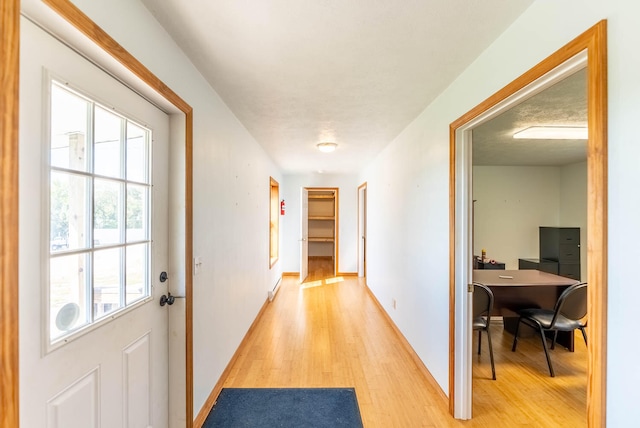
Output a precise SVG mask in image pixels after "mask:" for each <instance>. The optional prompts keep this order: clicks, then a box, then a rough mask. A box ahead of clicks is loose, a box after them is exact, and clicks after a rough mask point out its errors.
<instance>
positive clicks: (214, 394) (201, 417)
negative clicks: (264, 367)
mask: <svg viewBox="0 0 640 428" xmlns="http://www.w3.org/2000/svg"><path fill="white" fill-rule="evenodd" d="M268 306H269V299H267V300H265V302H264V304H263V305H262V308H261V309H260V312H258V315H257V316H256V318H255V319H254V320H253V322H252V323H251V326H250V327H249V330H247V333H246V334H245V335H244V337H243V338H242V342H240V345H239V346H238V349H236V352H234V354H233V356H232V357H231V360H229V363H228V364H227V367H225V369H224V371H223V372H222V374H221V375H220V378H219V379H218V382H217V383H216V384H215V386H214V387H213V389H212V390H211V393H210V394H209V397H207V400H206V401H205V402H204V404H203V405H202V408H201V409H200V412H199V413H198V416H196V419H195V420H194V421H193V427H194V428H201V427H202V425H203V424H204V422H205V420H206V419H207V416H209V412H211V409H213V406H214V405H215V404H216V400H217V399H218V395H220V392H221V391H222V387H223V385H224V383H225V382H226V380H227V378H228V377H229V373H231V369H232V367H233V366H234V364H235V363H236V361H237V360H238V358H239V357H240V355H241V354H242V353H243V352H244V351H245V347H246V344H247V342H248V341H249V337H250V336H251V334H252V333H253V331H254V330H255V329H256V326H257V325H258V323H259V322H260V320H261V319H262V316H263V314H264V312H265V311H266V309H267V307H268Z"/></svg>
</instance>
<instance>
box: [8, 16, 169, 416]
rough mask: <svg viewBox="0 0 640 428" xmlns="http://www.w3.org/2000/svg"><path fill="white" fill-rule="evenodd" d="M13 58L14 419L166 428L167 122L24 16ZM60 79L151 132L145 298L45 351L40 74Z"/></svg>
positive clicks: (44, 135)
mask: <svg viewBox="0 0 640 428" xmlns="http://www.w3.org/2000/svg"><path fill="white" fill-rule="evenodd" d="M20 26H21V63H20V70H21V72H20V101H21V102H20V165H19V169H20V274H19V275H20V284H21V286H20V296H19V297H20V404H21V408H20V420H21V426H24V427H27V428H30V427H37V428H40V427H65V428H68V427H76V426H77V427H83V428H84V427H93V426H96V427H121V426H123V427H140V426H142V427H145V428H146V427H147V426H152V427H154V428H163V427H166V426H167V420H168V417H167V410H166V409H167V397H168V387H167V373H168V350H167V348H168V346H167V340H168V338H167V331H168V329H167V307H166V306H165V307H164V308H161V307H160V306H159V305H158V299H159V297H160V296H161V295H162V294H165V293H166V292H167V283H161V282H160V281H159V280H158V278H159V275H160V272H161V271H163V270H168V269H169V267H168V257H167V248H168V242H167V235H168V208H167V207H168V183H167V174H166V171H167V170H168V162H169V161H168V139H169V136H168V134H169V120H168V117H167V115H166V114H165V113H163V112H161V111H160V110H158V109H157V108H155V107H153V106H152V105H150V104H149V103H148V102H147V101H145V100H143V99H142V98H140V97H139V96H137V95H136V94H134V93H133V92H132V91H130V90H129V89H127V88H125V87H124V86H123V85H121V84H120V83H118V82H117V81H115V80H114V79H113V78H111V77H109V76H108V75H106V74H105V73H103V72H102V71H100V70H99V69H98V68H97V67H95V66H93V65H92V64H90V63H89V62H87V61H86V60H84V59H83V58H81V57H80V56H79V55H77V54H76V53H74V52H73V51H71V50H70V49H68V48H67V47H65V46H64V45H63V44H61V43H60V42H58V41H56V40H55V39H53V38H52V37H51V36H49V35H48V34H46V33H45V32H44V31H42V30H41V29H39V28H37V27H36V26H35V25H33V24H32V23H31V22H29V21H28V20H26V19H24V18H22V19H21V23H20ZM48 72H50V73H52V74H53V75H55V76H57V77H59V78H62V79H64V80H65V81H68V82H69V83H70V84H72V85H73V86H74V87H77V88H80V89H82V90H83V91H84V92H86V93H87V94H89V95H90V96H91V97H93V98H95V99H96V100H97V101H100V102H101V103H103V104H105V105H106V106H115V107H116V110H117V111H119V112H121V113H122V114H124V115H127V116H129V117H131V118H133V119H135V120H136V121H138V122H140V123H141V124H144V125H145V126H147V127H148V128H150V129H151V130H152V132H153V143H152V153H153V157H152V159H153V163H152V166H151V171H152V173H153V174H152V183H153V188H152V193H153V195H152V212H153V213H154V214H153V217H152V226H153V231H152V233H153V235H152V236H153V242H152V244H151V249H152V265H151V284H152V289H151V297H152V298H151V299H149V300H148V301H147V302H146V303H143V304H141V305H139V306H136V307H135V308H133V309H131V310H129V311H125V312H123V313H120V314H115V315H113V316H111V317H110V318H113V319H110V320H109V321H108V322H106V323H103V324H101V325H100V326H97V327H96V328H93V329H90V330H89V331H87V332H86V333H85V334H83V335H81V336H79V337H73V338H72V339H71V340H69V342H68V343H65V344H63V345H62V346H60V347H58V348H57V349H53V350H51V351H47V342H48V335H47V331H46V329H45V327H44V326H45V325H46V323H45V315H44V314H45V313H46V308H47V302H46V290H47V287H48V283H47V271H46V266H47V260H48V257H49V237H48V236H46V235H47V231H48V225H47V222H48V218H46V217H47V216H46V212H47V209H46V207H44V206H43V205H44V204H46V202H45V201H46V200H47V199H46V197H45V196H46V191H47V189H46V188H45V186H47V183H48V182H47V180H46V177H47V174H48V172H47V171H48V170H47V164H48V151H47V150H46V144H45V141H46V139H47V133H48V131H47V130H45V129H44V124H46V123H47V118H46V117H45V115H48V110H47V108H46V106H44V105H43V104H44V100H45V99H46V98H45V96H44V94H45V91H46V90H47V88H48V85H49V82H48V80H46V79H45V77H44V76H45V75H46V74H47V73H48Z"/></svg>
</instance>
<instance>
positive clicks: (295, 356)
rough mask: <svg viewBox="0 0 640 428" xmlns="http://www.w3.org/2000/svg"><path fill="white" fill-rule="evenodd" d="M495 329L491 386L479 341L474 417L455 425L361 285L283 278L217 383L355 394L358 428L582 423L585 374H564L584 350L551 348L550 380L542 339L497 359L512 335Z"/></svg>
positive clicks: (345, 280) (337, 280)
mask: <svg viewBox="0 0 640 428" xmlns="http://www.w3.org/2000/svg"><path fill="white" fill-rule="evenodd" d="M501 330H502V328H501V327H500V326H496V329H494V333H493V337H494V346H495V348H496V349H495V350H496V370H497V376H498V380H497V381H492V380H491V379H490V369H489V365H488V355H487V354H486V351H487V348H486V339H484V338H483V340H485V343H484V344H483V355H482V356H481V357H480V359H479V360H478V358H477V357H476V356H475V354H474V359H473V360H474V387H475V389H476V400H475V405H474V415H475V418H474V419H473V420H472V421H466V422H463V421H456V420H454V419H453V418H452V417H451V416H450V415H449V411H448V400H447V398H446V397H445V396H444V395H443V394H442V392H441V391H440V389H439V387H437V385H436V384H435V381H433V379H431V378H430V377H427V376H425V375H424V373H423V372H422V371H421V370H420V368H418V366H417V365H416V363H415V362H414V361H413V359H412V357H411V354H410V353H409V352H407V351H406V349H405V348H404V346H403V343H402V341H401V340H400V339H399V338H398V336H397V335H396V333H395V332H394V329H393V328H392V327H391V325H390V324H389V322H388V321H387V319H386V317H385V316H384V315H383V314H382V313H381V311H380V309H379V307H378V306H377V304H376V303H375V301H374V300H373V299H372V298H371V296H370V294H369V293H368V292H367V288H366V286H365V285H364V281H363V280H362V279H358V278H355V277H344V278H341V277H335V278H328V279H324V280H321V279H314V280H312V281H307V282H306V283H305V284H302V285H299V284H298V280H297V278H296V277H292V276H287V277H284V279H283V282H282V285H281V289H280V291H279V292H278V294H277V296H276V298H275V300H274V301H273V302H272V303H269V304H267V307H266V308H265V310H264V311H263V313H262V317H261V318H260V320H259V322H258V323H257V324H256V326H255V328H254V330H253V331H252V332H251V333H250V334H249V335H248V336H247V337H246V338H245V342H244V343H243V345H242V346H241V348H240V349H239V350H238V353H237V355H238V358H237V360H236V361H235V363H234V365H233V366H232V367H231V369H230V371H229V376H228V377H227V379H226V380H225V381H224V385H223V386H224V387H244V388H247V387H257V388H260V387H355V389H356V393H357V397H358V402H359V405H360V411H361V413H362V419H363V423H364V425H365V427H383V428H386V427H402V428H405V427H438V428H440V427H447V426H449V427H459V426H464V427H487V428H488V427H491V428H496V427H500V426H515V425H516V424H517V425H519V426H535V427H558V426H562V427H580V426H585V424H586V419H585V418H584V417H581V415H582V416H583V415H584V412H581V410H580V408H579V403H580V400H583V401H582V403H584V402H586V397H584V396H585V395H586V394H583V393H582V392H580V389H582V391H585V388H584V386H585V385H586V376H584V374H585V373H586V369H585V370H584V371H583V372H582V375H583V376H582V378H580V377H578V379H577V380H576V379H574V376H568V375H566V372H567V371H568V370H569V369H570V368H571V367H574V368H575V367H576V365H577V366H580V365H581V364H584V365H585V366H586V352H585V351H584V343H582V342H581V341H576V348H577V351H576V353H574V354H571V353H569V352H566V351H564V350H560V349H557V350H556V351H554V354H553V356H552V358H554V364H555V366H556V370H557V372H558V375H557V377H556V378H555V379H554V380H551V381H550V379H551V378H549V377H548V373H546V372H545V371H544V369H545V365H544V364H545V363H544V356H543V355H541V354H540V352H542V351H541V347H540V342H539V339H538V338H535V337H533V338H527V339H524V340H522V341H521V343H520V345H519V348H518V352H517V353H513V355H506V353H505V355H504V356H500V355H499V354H500V352H501V350H505V349H506V347H508V346H509V344H508V343H507V342H508V341H509V340H508V338H509V337H510V336H509V335H507V334H505V335H504V340H503V339H501V336H503V335H502V334H501V333H502V332H501ZM503 345H504V346H503ZM475 349H477V348H475ZM508 354H512V353H511V352H510V351H509V352H508ZM525 355H531V357H532V358H533V360H532V361H531V362H528V361H527V358H526V357H525ZM518 379H520V380H519V381H518ZM517 382H520V383H517ZM522 382H526V387H523V386H522V385H523V383H522ZM548 382H553V383H554V385H555V386H554V387H553V388H552V389H553V390H554V392H553V394H555V395H549V396H546V395H545V391H546V390H547V389H548V388H549V384H548ZM518 385H520V387H518ZM565 389H568V390H576V389H577V390H578V393H577V396H578V398H577V399H574V400H573V401H571V400H569V402H566V400H562V399H558V397H557V396H556V395H558V394H562V391H564V390H565ZM536 391H537V392H536ZM540 391H542V395H541V392H540ZM520 393H521V394H522V395H521V396H518V394H520ZM574 395H576V394H574ZM545 397H546V398H545ZM581 397H582V398H581ZM543 406H544V409H542V407H543ZM567 406H571V407H567ZM576 406H578V408H577V409H575V407H576ZM572 407H573V408H572ZM547 411H548V412H547ZM576 415H577V416H576Z"/></svg>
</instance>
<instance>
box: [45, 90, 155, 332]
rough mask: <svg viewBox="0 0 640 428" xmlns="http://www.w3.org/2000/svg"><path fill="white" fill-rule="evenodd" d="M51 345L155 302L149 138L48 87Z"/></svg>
mask: <svg viewBox="0 0 640 428" xmlns="http://www.w3.org/2000/svg"><path fill="white" fill-rule="evenodd" d="M49 87H50V100H51V104H50V139H49V150H48V152H49V171H48V177H49V183H48V189H49V193H48V199H49V203H48V208H49V209H48V219H49V222H48V223H49V224H48V227H49V243H48V253H49V257H48V260H49V269H48V293H47V296H48V302H47V308H48V314H49V316H48V326H47V328H48V332H49V334H48V337H49V344H56V343H61V342H66V341H67V340H68V338H69V337H71V336H72V335H74V334H75V333H78V332H80V331H85V330H87V329H89V328H90V327H91V326H92V325H95V324H97V323H100V322H102V321H105V320H108V319H111V318H114V317H115V316H116V315H117V314H118V313H120V312H122V311H124V310H126V309H127V308H130V307H132V306H133V305H135V304H136V303H139V302H143V301H145V300H146V299H147V298H148V297H149V296H150V278H149V276H150V268H151V238H152V237H151V225H150V223H151V217H150V214H151V209H150V207H151V182H150V176H151V175H150V171H149V169H150V166H149V165H150V155H151V130H149V129H147V128H145V127H144V126H142V125H140V124H139V123H136V122H135V121H133V120H130V119H129V118H127V117H125V116H123V115H122V114H120V113H116V112H115V111H114V110H113V109H112V108H109V107H107V106H104V105H101V104H100V103H98V102H96V101H95V100H92V99H91V98H89V97H87V96H86V95H84V94H82V93H81V92H79V91H76V90H73V89H71V88H69V87H68V86H67V85H65V84H64V83H61V82H58V81H56V80H54V79H52V80H51V81H50V86H49Z"/></svg>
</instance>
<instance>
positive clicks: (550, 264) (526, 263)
mask: <svg viewBox="0 0 640 428" xmlns="http://www.w3.org/2000/svg"><path fill="white" fill-rule="evenodd" d="M518 269H520V270H522V269H533V270H539V271H542V272H549V273H553V274H555V275H558V262H554V261H552V260H540V259H518Z"/></svg>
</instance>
